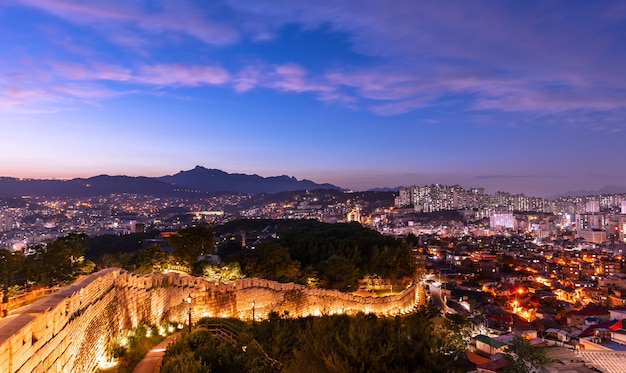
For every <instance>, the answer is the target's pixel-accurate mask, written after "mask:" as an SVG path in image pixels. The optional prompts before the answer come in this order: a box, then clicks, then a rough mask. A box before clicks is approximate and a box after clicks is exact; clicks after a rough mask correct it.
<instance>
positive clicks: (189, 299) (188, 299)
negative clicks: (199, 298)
mask: <svg viewBox="0 0 626 373" xmlns="http://www.w3.org/2000/svg"><path fill="white" fill-rule="evenodd" d="M187 304H189V333H191V293H190V294H189V295H188V296H187Z"/></svg>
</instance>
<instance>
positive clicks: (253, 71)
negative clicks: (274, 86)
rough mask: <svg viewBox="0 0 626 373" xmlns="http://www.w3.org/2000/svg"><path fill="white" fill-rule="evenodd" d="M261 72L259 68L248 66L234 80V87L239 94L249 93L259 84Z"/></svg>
mask: <svg viewBox="0 0 626 373" xmlns="http://www.w3.org/2000/svg"><path fill="white" fill-rule="evenodd" d="M260 75H261V72H260V69H259V68H258V67H255V66H247V67H246V68H244V69H243V70H242V71H241V72H240V73H239V74H238V75H237V77H236V78H235V79H234V87H235V91H237V92H247V91H249V90H251V89H253V88H254V87H256V86H257V85H258V84H259V78H260Z"/></svg>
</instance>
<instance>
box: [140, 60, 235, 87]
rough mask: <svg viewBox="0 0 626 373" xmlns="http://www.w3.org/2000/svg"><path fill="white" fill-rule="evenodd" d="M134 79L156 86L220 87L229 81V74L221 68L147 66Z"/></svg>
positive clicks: (176, 65)
mask: <svg viewBox="0 0 626 373" xmlns="http://www.w3.org/2000/svg"><path fill="white" fill-rule="evenodd" d="M134 79H135V80H136V81H138V82H141V83H147V84H154V85H190V86H197V85H202V84H210V85H220V84H224V83H226V82H227V81H228V79H229V74H228V72H227V71H226V70H224V69H223V68H222V67H219V66H187V65H182V64H170V65H152V66H150V65H146V66H143V67H141V68H140V71H139V74H138V75H137V76H136V77H135V78H134Z"/></svg>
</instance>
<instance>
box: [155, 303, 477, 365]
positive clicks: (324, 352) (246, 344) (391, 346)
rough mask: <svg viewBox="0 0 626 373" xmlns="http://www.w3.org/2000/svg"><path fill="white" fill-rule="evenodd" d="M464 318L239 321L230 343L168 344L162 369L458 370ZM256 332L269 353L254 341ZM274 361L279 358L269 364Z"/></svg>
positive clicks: (193, 338) (195, 337)
mask: <svg viewBox="0 0 626 373" xmlns="http://www.w3.org/2000/svg"><path fill="white" fill-rule="evenodd" d="M468 327H469V324H468V322H467V320H465V319H462V318H455V319H454V320H447V319H443V318H441V317H439V316H438V312H437V310H436V309H433V308H432V307H422V308H421V309H420V310H418V311H417V312H416V313H414V314H411V315H407V316H403V317H395V318H385V317H376V316H374V315H365V314H358V315H356V316H346V315H335V316H322V317H308V318H301V319H290V318H281V317H279V315H278V314H275V313H273V314H270V317H269V319H267V320H265V321H262V322H259V323H257V324H256V325H254V326H250V325H247V326H245V325H244V326H242V331H241V332H240V333H239V340H238V341H237V342H236V343H235V344H230V343H227V342H220V341H217V340H215V339H214V338H213V337H212V336H211V335H210V334H209V333H208V332H206V330H203V329H201V328H200V329H199V330H197V331H195V332H194V333H192V334H191V335H187V336H185V337H184V338H182V340H181V341H180V342H178V343H177V344H176V345H174V346H172V347H171V348H169V349H168V352H167V354H166V356H165V360H164V364H163V370H162V372H182V371H183V369H181V368H183V367H184V368H185V369H184V371H185V372H187V373H197V372H208V371H220V372H231V371H232V372H235V371H236V372H253V371H263V372H271V371H284V372H303V371H306V372H311V373H315V372H320V373H321V372H463V371H465V369H466V367H465V366H463V364H461V361H460V360H459V359H457V357H458V355H459V353H460V352H461V351H462V350H463V348H464V346H465V344H464V341H463V339H462V338H460V337H457V336H462V335H464V332H465V331H466V330H467V329H468ZM251 337H254V339H256V341H258V343H259V344H260V345H261V346H262V348H263V350H264V351H265V353H266V354H267V355H268V357H269V358H270V359H267V358H265V356H264V354H263V353H262V352H259V351H258V349H257V348H256V347H254V344H253V343H252V341H251ZM273 360H276V361H278V362H280V364H276V363H274V362H273Z"/></svg>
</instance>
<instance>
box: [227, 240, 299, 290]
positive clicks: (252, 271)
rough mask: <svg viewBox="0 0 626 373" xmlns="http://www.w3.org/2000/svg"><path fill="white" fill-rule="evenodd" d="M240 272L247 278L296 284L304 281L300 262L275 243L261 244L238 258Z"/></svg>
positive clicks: (287, 250)
mask: <svg viewBox="0 0 626 373" xmlns="http://www.w3.org/2000/svg"><path fill="white" fill-rule="evenodd" d="M238 259H239V260H238V261H239V263H241V270H242V271H243V273H244V274H245V275H246V276H248V277H259V278H265V279H268V280H274V281H278V282H298V283H302V282H303V281H304V279H303V278H302V276H301V272H300V262H298V261H297V260H293V259H291V256H290V255H289V249H287V248H286V247H285V246H283V245H281V244H279V243H276V242H269V241H266V242H263V243H261V244H260V245H259V247H258V248H257V249H255V250H250V251H246V253H245V254H243V255H241V256H239V257H238Z"/></svg>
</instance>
